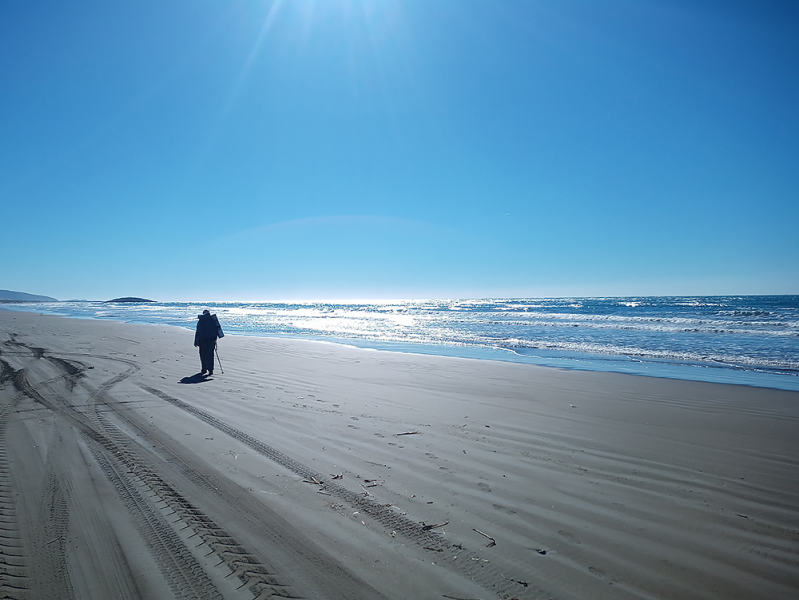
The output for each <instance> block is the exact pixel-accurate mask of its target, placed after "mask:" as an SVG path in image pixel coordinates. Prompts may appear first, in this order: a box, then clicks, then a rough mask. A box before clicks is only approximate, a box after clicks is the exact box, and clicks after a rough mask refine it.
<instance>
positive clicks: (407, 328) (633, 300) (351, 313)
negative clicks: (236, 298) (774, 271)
mask: <svg viewBox="0 0 799 600" xmlns="http://www.w3.org/2000/svg"><path fill="white" fill-rule="evenodd" d="M0 306H2V307H3V308H7V309H12V310H25V311H34V312H41V313H46V314H53V315H63V316H69V317H83V318H93V319H111V320H116V321H123V322H127V323H149V324H163V325H173V326H178V327H184V328H187V329H191V330H193V329H194V325H195V323H196V320H197V315H198V314H199V313H201V312H202V310H203V309H205V308H208V309H210V310H211V312H214V313H217V314H218V316H219V320H220V321H221V323H222V326H223V328H224V329H225V331H226V332H228V333H237V334H244V335H257V336H286V337H291V338H301V339H312V340H326V341H331V342H337V343H345V344H351V345H355V346H359V347H364V348H374V349H380V350H391V351H401V352H416V353H422V354H438V355H447V356H459V357H472V358H484V359H493V360H505V361H514V362H526V363H532V364H538V365H545V366H553V367H560V368H570V369H585V370H594V371H611V372H620V373H631V374H639V375H650V376H657V377H672V378H679V379H690V380H698V381H710V382H724V383H738V384H746V385H754V386H763V387H774V388H780V389H789V390H799V296H699V297H640V298H638V297H629V298H522V299H508V298H504V299H482V300H401V301H381V302H347V303H336V302H294V303H277V302H207V303H202V302H154V303H133V304H129V303H105V302H51V303H30V304H28V303H26V304H5V305H0Z"/></svg>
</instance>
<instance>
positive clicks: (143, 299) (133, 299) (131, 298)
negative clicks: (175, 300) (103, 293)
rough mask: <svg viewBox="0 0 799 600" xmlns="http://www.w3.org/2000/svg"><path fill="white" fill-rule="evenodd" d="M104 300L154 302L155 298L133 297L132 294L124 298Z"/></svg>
mask: <svg viewBox="0 0 799 600" xmlns="http://www.w3.org/2000/svg"><path fill="white" fill-rule="evenodd" d="M106 302H155V300H148V299H147V298H135V297H133V296H126V297H125V298H114V299H113V300H106Z"/></svg>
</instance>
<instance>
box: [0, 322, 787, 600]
mask: <svg viewBox="0 0 799 600" xmlns="http://www.w3.org/2000/svg"><path fill="white" fill-rule="evenodd" d="M192 342H193V332H190V331H185V330H181V329H177V328H167V327H155V326H137V325H124V324H118V323H110V322H101V321H89V320H74V319H65V318H57V317H47V316H41V315H35V314H27V313H19V312H10V311H3V310H0V361H1V362H0V365H1V366H2V372H1V374H0V415H2V418H0V553H1V554H2V556H0V563H1V564H0V572H1V573H2V575H0V584H1V585H2V590H0V592H2V593H1V594H0V595H1V596H2V597H4V598H25V599H34V598H35V599H40V598H54V599H56V598H57V599H59V600H62V599H66V598H97V599H108V598H126V599H131V598H158V599H164V598H195V597H197V598H230V599H235V598H253V597H257V598H270V597H273V596H274V597H292V598H353V599H355V598H367V599H371V598H396V599H406V598H461V599H483V600H488V599H491V598H506V599H507V598H520V599H521V598H557V599H578V600H584V599H594V598H681V599H682V598H697V599H702V598H708V599H709V598H718V599H724V600H729V599H732V598H769V599H775V598H785V599H789V598H790V599H795V598H797V597H799V468H797V467H798V463H799V426H798V425H799V420H798V418H799V393H795V392H783V391H776V390H767V389H757V388H748V387H743V386H730V385H717V384H703V383H695V382H685V381H676V380H666V379H654V378H645V377H634V376H625V375H615V374H607V373H588V372H573V371H572V372H569V371H559V370H556V369H547V368H539V367H534V366H529V365H518V364H506V363H499V362H490V361H478V360H467V359H452V358H442V357H430V356H416V355H408V354H398V353H385V352H376V351H368V350H358V349H353V348H348V347H342V346H336V345H332V344H323V343H314V342H302V341H291V340H283V339H270V338H254V337H241V336H228V337H225V338H224V339H223V340H222V341H221V342H220V355H221V357H222V361H223V367H224V374H222V373H221V372H220V371H219V370H218V368H217V372H216V373H215V374H214V376H213V377H212V378H210V379H208V380H205V381H201V382H200V383H181V380H182V379H184V378H187V377H188V378H189V381H197V380H198V379H199V378H191V376H192V375H193V374H195V373H196V372H197V371H198V370H199V359H198V356H197V352H196V350H195V349H194V348H193V347H192Z"/></svg>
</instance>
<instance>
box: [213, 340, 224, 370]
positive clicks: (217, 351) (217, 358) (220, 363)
mask: <svg viewBox="0 0 799 600" xmlns="http://www.w3.org/2000/svg"><path fill="white" fill-rule="evenodd" d="M214 350H216V360H217V362H219V371H220V372H221V373H222V375H224V374H225V370H224V369H223V368H222V361H221V360H219V348H217V347H216V346H214Z"/></svg>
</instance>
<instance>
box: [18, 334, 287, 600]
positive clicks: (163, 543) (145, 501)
mask: <svg viewBox="0 0 799 600" xmlns="http://www.w3.org/2000/svg"><path fill="white" fill-rule="evenodd" d="M15 345H18V346H22V347H26V346H24V345H23V344H20V343H18V342H17V343H16V344H15ZM26 348H27V347H26ZM28 349H29V348H28ZM29 350H30V349H29ZM36 350H38V352H34V356H35V358H46V359H48V360H49V362H50V363H51V364H53V365H54V366H56V367H57V368H59V370H61V371H62V372H63V377H64V378H65V379H67V381H68V383H67V385H69V387H70V390H72V389H73V388H74V386H75V384H76V383H77V382H78V381H79V379H80V376H81V373H80V371H79V368H78V367H76V366H75V365H74V363H72V362H71V361H67V360H64V359H60V358H56V357H50V356H47V355H46V352H47V351H46V350H44V349H36ZM97 358H103V359H107V360H114V361H117V360H118V359H109V358H108V357H97ZM51 359H52V360H51ZM118 362H124V363H126V364H127V365H128V367H129V368H128V370H127V371H126V372H123V373H121V374H119V375H116V376H115V377H112V378H111V379H109V380H108V381H106V382H104V383H103V384H102V385H101V386H100V388H99V389H98V390H96V391H93V392H92V391H91V390H89V392H90V394H91V396H90V401H89V403H88V406H87V408H88V411H87V413H88V414H87V413H84V412H83V411H81V410H78V409H77V408H76V407H75V406H73V405H71V404H70V403H69V402H68V401H66V399H64V398H63V397H61V396H60V395H58V394H56V393H51V394H49V395H48V397H46V396H44V395H43V394H41V393H39V392H38V391H37V390H36V389H34V387H33V386H32V385H31V384H30V383H29V382H28V381H27V379H26V377H25V374H24V369H22V370H19V371H15V372H14V383H15V387H17V388H18V389H19V390H20V391H21V392H22V393H23V394H24V395H26V396H28V397H29V398H31V399H33V400H34V401H36V402H38V403H40V404H42V405H43V406H45V407H47V408H50V409H51V410H53V411H54V412H56V413H57V414H59V415H60V416H62V417H64V418H65V419H66V420H67V421H69V422H70V423H71V424H72V425H73V426H74V427H75V428H76V429H77V430H78V431H80V433H81V435H82V436H83V438H84V440H85V442H86V444H87V446H88V448H89V450H90V452H91V454H92V456H93V457H94V459H95V461H96V462H97V464H98V466H99V467H100V468H101V470H102V471H103V473H104V474H105V475H106V477H107V478H108V480H109V481H110V483H111V484H112V486H113V487H114V489H115V491H116V492H117V495H118V497H119V498H120V500H121V501H122V502H123V504H124V505H125V507H126V508H127V509H128V510H129V511H130V513H131V515H132V516H133V518H134V522H135V523H136V525H137V527H138V528H139V530H140V532H141V534H142V536H143V537H144V539H145V541H146V543H147V544H148V546H149V547H150V549H151V550H152V552H153V553H154V555H155V558H156V562H157V563H158V564H159V567H160V568H161V570H162V573H163V574H164V577H165V579H166V580H167V582H168V583H169V585H170V587H171V588H172V590H173V591H174V592H175V595H176V597H181V598H202V599H206V598H207V599H209V600H211V599H216V598H222V595H221V594H220V593H219V591H218V590H217V589H216V587H215V586H214V584H213V582H212V581H211V580H210V579H209V578H208V576H207V574H206V573H205V571H204V570H203V568H202V566H201V565H200V564H199V563H198V562H197V560H196V559H195V557H194V556H193V555H192V553H191V551H190V550H188V548H187V546H186V545H185V543H184V542H183V540H182V539H181V538H180V536H178V535H177V533H176V532H175V529H174V528H173V527H172V525H171V524H170V523H169V522H168V521H167V520H166V518H165V516H164V511H166V510H167V509H169V510H171V511H172V513H171V514H176V515H177V517H178V519H177V520H176V521H174V522H175V523H176V522H178V521H183V522H184V523H185V524H186V525H185V527H183V529H187V528H191V529H192V531H193V534H194V535H197V536H199V537H200V538H201V539H202V540H203V543H205V544H207V545H208V546H209V548H211V552H209V553H208V554H214V553H215V554H216V555H217V556H218V557H219V558H220V562H219V563H218V565H221V564H223V563H224V564H226V566H228V568H229V569H230V573H229V574H228V577H229V576H232V575H236V577H237V578H238V579H239V580H241V581H242V585H241V586H239V589H241V588H243V587H245V586H246V587H247V589H248V590H249V591H250V592H251V593H252V594H253V596H255V597H257V598H262V597H264V598H265V597H282V598H299V596H297V595H295V594H294V593H293V592H292V591H291V590H290V588H288V587H287V586H285V585H283V584H281V583H280V582H279V581H278V580H277V579H276V578H275V577H274V576H273V575H272V574H271V573H269V572H268V571H267V570H266V569H265V568H264V566H263V565H261V564H260V563H259V562H258V561H257V560H256V559H255V558H254V557H253V556H252V555H251V554H250V553H249V552H248V551H247V550H246V549H245V548H244V547H243V546H242V545H240V544H238V543H237V542H236V540H235V539H233V537H232V536H230V535H229V534H228V533H227V532H226V531H225V530H224V529H223V528H221V527H219V526H218V525H216V523H214V522H213V520H212V519H210V518H209V517H208V516H207V515H205V514H204V513H203V512H202V511H201V510H200V509H198V508H197V507H195V506H194V505H192V504H191V503H190V502H189V501H188V500H186V499H185V498H184V497H183V496H182V495H181V494H180V493H179V492H178V491H177V490H175V489H174V488H173V487H172V486H171V485H170V484H169V483H167V482H166V481H165V480H164V479H162V478H161V477H160V476H159V475H157V474H156V473H155V472H154V471H153V470H152V469H151V468H149V467H148V466H147V465H146V464H145V463H144V462H143V461H141V460H138V459H137V457H136V456H135V455H134V454H133V453H131V452H130V451H129V450H127V449H126V448H125V446H126V445H127V441H129V440H128V438H127V436H126V435H125V434H124V433H123V432H121V431H120V430H118V428H116V427H115V426H113V425H111V424H110V423H109V422H108V421H107V419H103V418H102V417H101V416H100V415H99V414H98V413H97V411H96V400H97V398H98V397H100V396H102V395H103V394H105V393H106V392H107V391H108V390H109V389H110V388H111V387H113V386H114V385H116V384H118V383H120V382H121V381H123V380H124V379H126V378H127V377H129V376H130V375H131V374H133V373H134V372H135V371H137V370H138V366H137V365H136V364H135V363H132V362H131V361H127V360H124V359H121V360H118ZM55 379H58V378H55ZM50 381H53V380H48V383H49V382H50ZM87 390H88V388H87ZM87 421H88V422H87ZM158 504H164V505H166V506H165V507H164V508H159V507H158V506H157V505H158ZM194 535H192V536H191V537H194ZM218 565H217V566H218Z"/></svg>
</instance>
